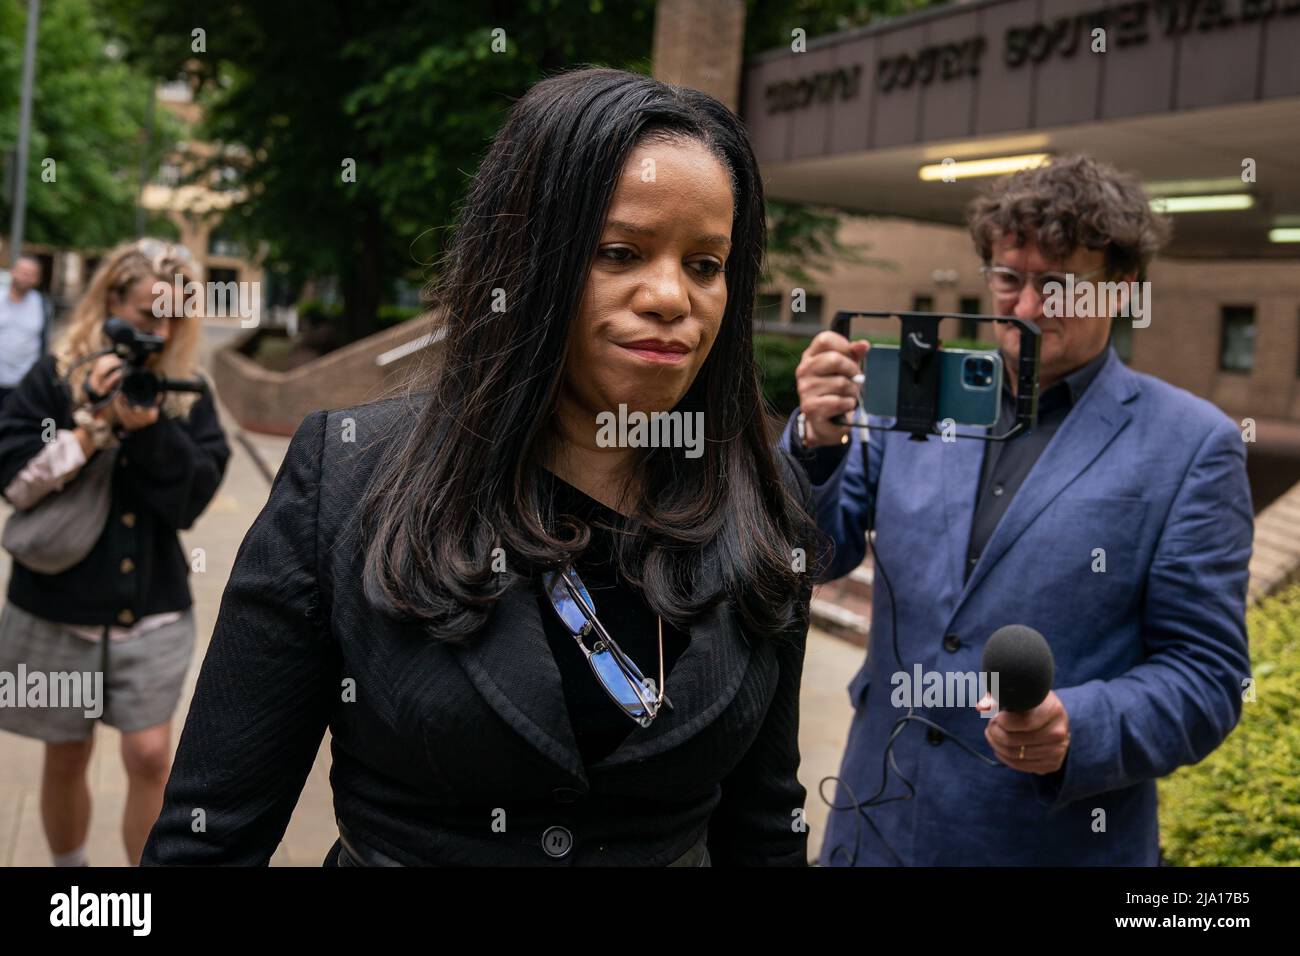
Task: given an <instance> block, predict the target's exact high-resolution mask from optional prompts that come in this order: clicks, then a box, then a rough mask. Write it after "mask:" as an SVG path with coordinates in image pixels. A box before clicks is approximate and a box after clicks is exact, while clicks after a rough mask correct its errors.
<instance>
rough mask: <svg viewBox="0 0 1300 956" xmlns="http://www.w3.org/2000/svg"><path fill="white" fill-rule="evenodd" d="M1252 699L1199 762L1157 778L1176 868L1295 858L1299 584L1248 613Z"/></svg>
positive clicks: (1299, 774) (1298, 859)
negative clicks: (1233, 725)
mask: <svg viewBox="0 0 1300 956" xmlns="http://www.w3.org/2000/svg"><path fill="white" fill-rule="evenodd" d="M1247 626H1248V628H1249V633H1250V645H1251V646H1250V658H1251V670H1252V673H1253V675H1254V679H1255V687H1254V693H1255V699H1254V700H1253V701H1251V700H1247V701H1245V702H1244V703H1243V704H1242V714H1241V722H1240V723H1239V724H1238V725H1237V727H1236V729H1235V730H1234V731H1233V732H1232V733H1231V734H1230V735H1229V736H1228V738H1227V740H1225V741H1224V742H1223V744H1222V745H1221V746H1220V747H1219V749H1218V750H1216V751H1215V752H1214V753H1212V754H1211V755H1210V756H1209V757H1207V758H1206V759H1205V760H1202V761H1201V762H1200V763H1198V764H1196V765H1195V766H1191V767H1183V768H1182V769H1180V770H1178V771H1177V772H1175V773H1174V774H1172V775H1170V776H1169V777H1167V778H1165V779H1164V780H1161V781H1160V784H1159V787H1160V839H1161V845H1162V848H1163V850H1164V855H1165V859H1166V861H1167V862H1169V863H1170V864H1173V865H1176V866H1276V865H1279V864H1289V865H1292V866H1295V865H1300V586H1296V587H1292V588H1290V589H1289V590H1286V591H1284V592H1282V593H1280V594H1278V595H1275V596H1273V597H1272V598H1269V599H1267V600H1265V601H1262V602H1261V603H1260V604H1258V605H1257V606H1255V607H1253V608H1251V610H1250V611H1249V612H1248V614H1247Z"/></svg>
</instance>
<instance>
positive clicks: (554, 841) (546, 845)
mask: <svg viewBox="0 0 1300 956" xmlns="http://www.w3.org/2000/svg"><path fill="white" fill-rule="evenodd" d="M542 849H543V850H545V851H546V855H547V856H549V857H552V858H553V859H556V860H558V859H560V858H561V857H565V856H568V855H569V851H570V850H572V849H573V834H572V833H570V832H569V831H568V830H566V829H564V827H551V828H550V829H549V830H547V831H546V832H545V833H543V834H542Z"/></svg>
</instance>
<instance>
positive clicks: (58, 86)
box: [0, 0, 170, 248]
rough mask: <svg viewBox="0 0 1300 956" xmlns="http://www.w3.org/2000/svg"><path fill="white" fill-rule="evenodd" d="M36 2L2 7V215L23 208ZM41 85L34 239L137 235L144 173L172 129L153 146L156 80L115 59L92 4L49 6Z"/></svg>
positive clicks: (31, 223) (84, 243) (30, 189)
mask: <svg viewBox="0 0 1300 956" xmlns="http://www.w3.org/2000/svg"><path fill="white" fill-rule="evenodd" d="M26 6H27V5H26V4H20V3H0V90H4V91H5V93H4V94H3V95H0V151H3V153H4V156H5V159H6V176H5V187H6V188H5V190H4V195H3V198H0V215H2V216H3V219H2V220H0V221H2V222H3V223H4V224H5V225H6V226H7V225H8V223H9V218H10V215H11V211H12V202H13V199H12V197H13V183H12V181H11V180H12V176H13V169H14V166H13V163H12V157H13V151H14V148H15V146H16V143H17V139H18V89H19V83H20V79H21V75H22V57H23V34H24V31H25V29H26V24H27V15H26ZM36 45H37V53H36V87H35V93H34V97H33V102H32V137H31V151H30V153H29V157H28V165H27V226H26V238H27V240H28V241H30V242H35V243H48V244H50V245H55V246H65V247H81V248H85V247H91V248H95V247H104V246H109V245H112V244H113V243H115V242H118V241H119V240H121V239H123V238H125V237H127V236H130V235H131V234H132V232H133V230H134V214H135V205H136V199H137V195H138V192H139V187H140V170H141V169H142V168H143V169H150V170H152V169H154V168H156V167H157V164H158V161H159V159H160V158H161V155H162V151H163V149H164V148H165V146H166V139H167V135H166V134H167V130H168V129H170V127H167V126H165V120H164V121H163V125H160V126H159V129H160V130H161V131H162V134H161V135H159V136H156V137H155V138H154V139H153V140H152V141H150V140H149V139H148V138H147V136H146V133H145V131H146V130H147V129H148V128H149V123H148V118H149V111H150V110H151V109H152V100H153V83H152V81H150V80H149V79H148V78H146V77H145V76H144V75H143V74H140V73H137V72H135V71H133V70H132V69H131V68H130V67H128V66H127V65H126V64H125V63H123V62H120V61H118V60H115V59H114V58H113V55H112V54H113V52H114V51H113V48H112V47H111V45H110V44H109V39H108V35H107V34H106V33H105V31H104V30H103V28H102V26H101V25H100V23H99V22H98V21H97V19H96V15H95V10H94V8H93V6H92V5H91V2H90V0H47V2H46V3H44V4H42V11H41V19H40V28H39V30H38V32H37V39H36Z"/></svg>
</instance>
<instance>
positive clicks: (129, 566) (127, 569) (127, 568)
mask: <svg viewBox="0 0 1300 956" xmlns="http://www.w3.org/2000/svg"><path fill="white" fill-rule="evenodd" d="M118 567H120V568H121V569H122V573H123V574H130V573H131V572H132V571H134V570H135V562H134V561H132V560H131V559H130V558H123V559H122V563H121V564H120V565H118Z"/></svg>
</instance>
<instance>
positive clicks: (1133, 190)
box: [967, 156, 1170, 280]
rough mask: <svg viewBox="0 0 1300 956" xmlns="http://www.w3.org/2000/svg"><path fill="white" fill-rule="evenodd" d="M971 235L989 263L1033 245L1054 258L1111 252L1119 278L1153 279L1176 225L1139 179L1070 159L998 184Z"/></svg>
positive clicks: (976, 211)
mask: <svg viewBox="0 0 1300 956" xmlns="http://www.w3.org/2000/svg"><path fill="white" fill-rule="evenodd" d="M967 218H968V221H969V223H970V232H971V236H972V237H973V238H974V240H975V247H976V248H977V249H978V250H979V254H980V257H981V258H982V259H983V260H984V262H985V263H986V264H987V263H988V262H989V261H990V259H991V257H992V255H993V244H994V243H995V242H997V241H998V239H1000V238H1001V237H1003V236H1014V237H1015V241H1016V244H1017V245H1024V244H1025V242H1026V240H1028V239H1030V238H1032V239H1033V240H1034V241H1035V242H1036V243H1037V245H1038V247H1039V248H1040V249H1042V250H1043V252H1044V253H1045V254H1046V255H1048V256H1049V257H1050V258H1053V259H1068V258H1069V257H1070V255H1071V254H1073V252H1074V250H1075V249H1078V248H1080V247H1083V248H1085V249H1100V250H1103V251H1104V252H1105V256H1106V272H1107V274H1108V275H1111V276H1124V275H1130V274H1132V273H1136V274H1137V277H1138V279H1139V280H1141V279H1143V278H1144V277H1145V276H1146V268H1147V265H1148V264H1149V263H1150V262H1151V259H1152V258H1153V257H1154V256H1155V254H1156V252H1158V251H1159V249H1160V247H1161V246H1163V245H1164V244H1165V243H1166V242H1167V241H1168V240H1169V231H1170V227H1169V222H1168V220H1167V219H1165V218H1164V217H1162V216H1159V215H1157V214H1156V213H1155V212H1153V211H1152V209H1151V204H1150V202H1149V201H1148V199H1147V195H1146V192H1145V191H1144V190H1143V189H1142V184H1141V183H1139V182H1138V180H1137V179H1136V178H1135V177H1134V176H1130V175H1128V174H1126V173H1121V172H1120V171H1119V170H1117V169H1116V168H1115V167H1114V166H1110V165H1108V164H1106V163H1100V162H1097V161H1096V160H1094V159H1091V158H1089V157H1087V156H1066V157H1063V158H1060V159H1055V160H1053V161H1052V162H1051V164H1050V165H1047V166H1038V167H1035V168H1033V169H1022V170H1020V171H1019V172H1016V173H1012V174H1011V175H1010V176H1004V177H1002V178H1001V179H998V180H995V181H994V182H993V183H991V184H990V185H989V187H988V188H987V189H986V190H985V191H984V192H983V193H982V194H981V195H980V196H979V197H978V198H977V199H976V200H975V201H974V202H973V203H971V206H970V210H969V212H968V215H967Z"/></svg>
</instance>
